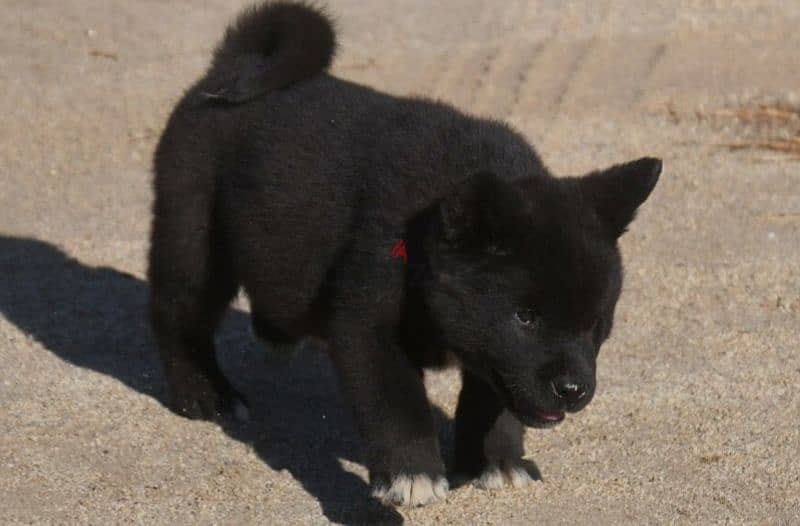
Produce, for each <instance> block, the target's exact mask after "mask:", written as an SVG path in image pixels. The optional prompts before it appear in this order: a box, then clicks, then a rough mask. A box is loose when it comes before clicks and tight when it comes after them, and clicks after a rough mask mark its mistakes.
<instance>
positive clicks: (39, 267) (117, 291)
mask: <svg viewBox="0 0 800 526" xmlns="http://www.w3.org/2000/svg"><path fill="white" fill-rule="evenodd" d="M146 301H147V285H146V283H145V282H143V281H142V280H140V279H137V278H136V277H134V276H131V275H128V274H125V273H122V272H119V271H116V270H114V269H112V268H108V267H97V268H95V267H90V266H86V265H83V264H82V263H81V262H79V261H77V260H75V259H73V258H71V257H69V256H68V255H66V254H65V253H64V252H63V251H62V250H60V249H59V248H57V247H56V246H54V245H51V244H49V243H46V242H43V241H39V240H35V239H26V238H15V237H7V236H0V312H2V314H3V315H4V316H5V318H6V319H8V320H9V321H10V322H11V323H14V324H15V325H16V326H17V327H18V328H19V329H20V330H21V331H23V332H24V333H26V334H29V335H31V336H33V337H34V338H35V339H36V340H38V341H39V342H40V343H41V344H42V345H43V346H44V347H46V348H47V349H48V350H49V351H51V352H53V353H54V354H56V355H57V356H59V357H60V358H61V359H63V360H65V361H67V362H69V363H72V364H74V365H76V366H79V367H85V368H88V369H92V370H94V371H97V372H99V373H102V374H106V375H109V376H112V377H114V378H116V379H117V380H119V381H121V382H123V383H124V384H125V385H127V386H128V387H130V388H132V389H135V390H136V391H139V392H141V393H144V394H147V395H149V396H152V397H153V398H155V399H157V400H158V401H159V402H161V403H162V404H163V403H164V402H165V398H166V386H165V381H164V378H163V374H162V371H161V367H160V365H159V362H158V360H157V351H156V348H155V346H154V343H153V339H152V337H151V334H150V329H149V327H148V325H147V323H146V315H145V313H146ZM248 326H249V316H248V315H247V313H245V312H242V311H240V310H233V311H232V312H231V313H230V314H229V316H228V317H227V319H226V321H225V323H224V324H223V327H222V328H221V330H220V331H219V337H218V343H219V345H218V348H219V354H220V362H221V365H222V367H223V369H224V370H225V372H226V374H227V375H228V377H229V378H231V380H232V382H233V383H234V384H235V385H236V386H237V387H238V388H239V389H240V390H241V391H242V392H244V393H245V395H246V396H247V398H248V399H249V401H250V403H251V405H252V409H253V420H252V421H251V422H250V423H248V424H244V425H240V424H226V425H224V426H223V428H224V430H225V431H226V432H227V433H228V434H229V435H230V436H231V437H233V438H235V439H237V440H240V441H243V442H246V443H248V444H252V446H253V448H254V449H255V451H257V452H258V454H259V456H260V457H261V458H262V459H263V460H264V462H266V463H267V464H268V465H269V466H270V467H271V468H272V469H275V470H282V469H286V470H288V471H289V472H290V473H291V474H292V475H293V476H294V477H295V478H296V479H297V480H298V481H299V482H300V483H301V484H302V485H303V487H304V488H305V490H306V491H308V492H309V493H310V494H311V495H312V496H314V497H315V498H316V499H317V500H318V501H319V502H320V504H321V506H322V509H323V512H324V514H325V516H326V517H327V518H328V519H329V520H331V521H333V522H337V523H344V524H367V523H371V524H401V523H402V522H403V519H402V516H401V515H400V514H399V513H398V512H397V511H395V510H394V509H392V508H388V507H385V506H383V505H381V504H380V503H379V502H378V501H376V500H375V499H373V498H372V497H371V496H370V494H369V488H368V486H367V485H366V484H365V483H364V481H363V480H362V479H361V478H359V477H358V476H356V475H354V474H352V473H350V472H348V471H345V470H344V469H343V468H342V466H341V464H340V459H343V460H349V461H355V462H360V456H359V455H360V454H359V444H358V439H357V436H356V435H355V432H354V426H353V423H352V420H351V418H350V415H349V411H348V410H347V408H346V407H345V405H344V402H343V401H342V399H341V397H340V396H339V395H338V391H337V386H336V379H335V377H334V375H333V370H332V367H331V366H330V363H329V361H328V358H327V357H326V356H325V355H324V354H322V353H319V352H315V351H313V350H311V349H302V350H301V351H300V352H299V354H300V356H297V357H295V358H294V359H293V360H291V361H290V362H288V363H286V364H283V365H275V364H269V365H268V364H267V363H265V352H264V350H263V349H261V348H260V347H259V346H258V345H257V344H256V343H255V342H253V341H252V338H251V336H250V335H249V330H248ZM165 410H166V408H165ZM435 411H436V420H437V422H438V423H439V425H440V428H441V429H442V430H443V432H442V433H443V435H444V436H443V438H444V439H445V440H450V438H449V437H448V434H447V432H446V431H444V430H446V429H449V427H450V426H449V422H448V419H447V417H446V416H444V415H443V414H442V413H441V411H439V410H438V409H436V410H435Z"/></svg>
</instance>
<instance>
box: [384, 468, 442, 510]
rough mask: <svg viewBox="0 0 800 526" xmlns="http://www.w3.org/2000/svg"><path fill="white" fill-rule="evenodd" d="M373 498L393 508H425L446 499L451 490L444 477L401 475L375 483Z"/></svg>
mask: <svg viewBox="0 0 800 526" xmlns="http://www.w3.org/2000/svg"><path fill="white" fill-rule="evenodd" d="M374 486H375V489H374V490H373V491H372V495H373V497H375V498H377V499H379V500H380V501H381V502H382V503H384V504H387V505H392V506H425V505H426V504H431V503H433V502H436V501H439V500H442V499H444V498H445V497H446V496H447V492H448V490H449V484H448V483H447V479H446V478H444V476H442V475H434V476H429V475H425V474H417V475H406V474H399V475H394V476H392V477H390V478H389V479H388V480H381V481H378V482H377V483H375V485H374Z"/></svg>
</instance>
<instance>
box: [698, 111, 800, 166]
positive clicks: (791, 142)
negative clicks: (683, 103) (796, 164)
mask: <svg viewBox="0 0 800 526" xmlns="http://www.w3.org/2000/svg"><path fill="white" fill-rule="evenodd" d="M697 116H698V118H700V119H702V120H707V119H711V120H715V121H722V122H730V121H735V122H736V123H738V124H739V125H741V126H742V127H743V128H744V130H743V133H742V135H743V137H744V138H743V139H742V140H739V141H735V142H730V143H727V144H725V146H726V147H727V148H728V149H729V150H731V151H739V150H767V151H771V152H778V153H783V154H787V155H790V156H792V157H795V158H797V159H798V160H800V107H795V106H790V105H786V104H752V105H746V106H741V107H738V108H726V109H722V110H717V111H714V112H711V113H710V114H701V113H699V112H698V114H697Z"/></svg>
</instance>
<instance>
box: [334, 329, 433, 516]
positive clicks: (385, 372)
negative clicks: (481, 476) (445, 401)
mask: <svg viewBox="0 0 800 526" xmlns="http://www.w3.org/2000/svg"><path fill="white" fill-rule="evenodd" d="M336 333H337V336H336V337H335V338H334V339H333V342H332V343H333V345H332V346H331V352H332V358H333V362H334V364H335V366H336V370H337V373H338V377H339V381H340V384H341V388H342V390H343V391H344V394H345V396H346V397H347V399H348V400H349V401H350V403H351V404H352V406H353V409H354V413H355V418H356V424H357V425H358V429H359V432H360V435H361V437H362V439H363V441H364V445H365V457H366V463H367V467H368V468H369V472H370V481H371V483H372V486H373V488H374V494H375V495H376V496H377V497H378V498H380V499H381V500H382V501H383V502H384V503H387V504H396V505H414V506H419V505H424V504H428V503H430V502H434V501H436V500H439V499H441V498H443V497H444V496H445V495H446V493H447V490H448V484H447V479H446V478H445V468H444V463H443V462H442V459H441V455H440V452H439V446H438V442H437V439H436V433H435V429H434V423H433V417H432V415H431V411H430V406H429V404H428V400H427V397H426V394H425V386H424V385H423V382H422V377H421V375H420V374H419V372H418V371H417V370H416V369H415V368H414V367H413V366H412V365H411V364H410V363H409V362H408V359H407V358H406V356H405V353H404V352H403V351H402V349H401V348H400V346H399V345H398V344H397V342H396V338H395V335H394V330H393V328H390V327H375V326H367V327H365V326H364V320H363V319H360V320H353V321H351V322H349V323H338V324H337V327H336Z"/></svg>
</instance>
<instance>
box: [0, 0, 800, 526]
mask: <svg viewBox="0 0 800 526" xmlns="http://www.w3.org/2000/svg"><path fill="white" fill-rule="evenodd" d="M242 4H243V2H242V1H240V0H191V1H190V0H173V1H169V2H164V1H161V0H139V1H137V2H129V1H121V0H102V1H101V0H94V1H92V0H61V1H57V0H4V1H3V3H2V17H0V93H2V97H0V116H1V117H0V119H1V120H2V126H0V522H3V523H8V524H22V523H37V524H42V523H52V524H101V525H105V524H121V523H136V524H148V525H149V524H325V523H327V522H328V521H333V522H341V523H365V522H378V523H400V522H402V521H405V522H407V523H408V524H502V525H506V524H532V523H536V524H607V523H630V524H656V523H687V524H688V523H697V524H707V523H737V524H739V523H753V524H797V523H798V522H800V515H798V513H800V512H799V511H798V510H800V465H798V464H799V463H800V461H799V460H798V459H799V458H800V457H799V456H798V451H800V430H799V429H798V422H800V394H799V393H798V385H800V355H799V354H798V351H800V348H799V347H800V345H798V344H799V343H800V336H799V335H798V331H799V330H800V259H799V258H800V163H799V162H798V156H797V155H792V154H791V152H788V153H781V152H775V151H769V150H764V149H758V148H756V149H751V148H743V149H735V150H734V151H732V150H731V148H730V147H729V146H730V145H734V144H740V145H741V144H745V145H747V144H759V143H766V142H767V141H768V140H772V139H774V138H776V137H777V138H781V137H783V138H784V139H785V138H787V137H788V138H790V139H791V138H792V137H795V135H794V134H796V133H797V132H798V128H800V125H799V124H798V117H797V115H796V111H795V110H796V108H797V107H798V105H800V91H798V89H800V88H799V87H800V59H798V54H797V50H798V49H800V32H798V31H797V28H798V27H800V3H798V2H789V1H782V0H774V1H766V0H765V1H755V0H752V1H745V0H729V1H714V2H711V1H708V2H705V1H703V2H700V1H694V0H680V1H677V0H676V1H664V0H661V1H652V2H634V1H619V2H616V1H615V2H611V1H607V0H602V1H588V0H587V1H575V2H558V1H556V0H540V1H533V0H531V1H523V0H507V1H504V2H493V1H490V0H451V1H430V0H403V1H399V2H387V1H377V0H376V1H371V2H363V1H359V0H332V1H331V2H330V8H331V11H332V12H334V13H335V14H336V16H337V18H338V20H339V27H340V34H341V43H342V46H341V53H340V55H339V57H338V60H337V64H336V68H335V70H336V72H337V73H338V74H340V75H342V76H344V77H347V78H350V79H355V80H358V81H363V82H366V83H369V84H371V85H374V86H376V87H379V88H382V89H386V90H389V91H392V92H395V93H416V94H428V95H433V96H436V97H440V98H443V99H446V100H450V101H453V102H454V103H456V104H458V105H460V106H462V107H464V108H466V109H468V110H471V111H474V112H478V113H481V114H485V115H493V116H497V117H501V118H505V119H508V120H510V121H511V122H512V123H513V124H514V125H515V126H516V127H518V128H519V129H520V130H521V131H523V132H524V133H525V134H526V135H527V136H528V137H530V139H531V140H532V141H533V142H534V143H535V144H536V145H537V146H538V148H539V150H540V152H541V154H542V156H543V158H544V159H545V161H546V162H547V163H548V164H549V165H550V166H551V167H552V168H553V169H554V170H555V171H556V172H558V173H562V174H576V173H581V172H583V171H586V170H589V169H591V168H594V167H598V166H602V165H606V164H610V163H613V162H617V161H622V160H626V159H629V158H633V157H635V156H641V155H658V156H661V157H663V158H664V161H665V172H664V174H663V177H662V180H661V183H660V184H659V186H658V188H657V189H656V191H655V193H654V195H653V197H652V198H651V200H650V201H649V202H648V203H647V205H646V206H645V207H644V210H643V212H642V214H641V216H640V218H639V219H638V221H637V222H636V223H635V225H634V227H633V228H632V229H631V232H630V233H629V234H627V235H626V236H625V237H624V238H623V242H622V245H623V250H624V254H625V257H626V261H627V282H626V287H625V292H624V294H623V297H622V300H621V303H620V307H619V309H618V318H617V326H616V330H615V333H614V335H613V337H612V339H611V340H610V341H609V342H608V343H607V344H606V346H605V347H604V350H603V353H602V356H601V360H600V370H599V388H598V389H599V390H598V395H597V397H596V399H595V401H594V402H593V403H592V405H590V407H589V408H588V409H587V410H586V411H585V412H583V413H582V414H579V415H576V416H574V417H570V418H569V419H568V420H567V422H566V423H565V424H564V425H562V426H560V427H558V428H556V429H555V430H550V431H529V432H528V435H527V440H526V442H527V449H528V452H529V458H531V459H532V460H535V462H536V463H537V464H538V466H539V468H540V469H541V471H542V473H543V476H544V481H543V482H539V483H536V484H535V485H533V486H532V487H529V488H527V489H522V490H505V491H500V492H487V491H480V490H477V489H473V488H472V487H462V488H459V489H457V490H455V491H453V492H451V493H450V495H449V497H448V499H447V501H446V502H443V503H440V504H437V505H434V506H431V507H427V508H421V509H413V510H406V509H402V510H396V511H395V510H390V509H385V508H381V507H380V506H378V505H376V504H375V503H374V502H371V501H369V500H368V499H367V498H366V495H367V487H366V485H365V482H364V480H365V479H364V477H365V472H364V469H363V467H362V466H361V465H360V464H359V450H358V444H357V441H356V439H355V436H354V433H353V429H352V423H351V421H350V419H349V416H348V414H347V412H346V411H345V410H344V409H343V407H342V402H341V400H340V398H339V396H338V394H337V393H336V386H335V380H334V378H333V376H332V374H331V370H330V367H329V365H328V363H327V360H326V358H325V357H324V356H322V355H319V354H315V353H314V352H312V351H304V352H303V358H304V360H303V361H302V362H295V363H292V364H288V365H275V364H266V363H265V362H264V357H263V353H262V352H261V351H260V350H259V348H258V347H257V346H256V345H255V344H254V343H253V342H252V341H251V340H250V337H249V336H248V333H247V330H246V325H247V323H246V315H245V314H244V313H243V311H244V310H246V304H245V302H244V301H243V300H240V301H239V302H238V305H237V307H236V309H235V310H234V311H233V313H232V314H231V316H230V318H229V319H228V323H227V325H226V328H225V330H224V332H223V334H221V336H220V346H221V349H222V351H221V354H222V356H223V360H224V363H225V368H226V370H228V371H230V372H231V375H233V376H234V377H235V383H236V384H237V385H239V386H240V387H241V389H242V390H243V391H244V392H246V393H247V395H248V396H249V398H250V400H251V401H252V402H253V403H254V412H255V421H254V422H253V423H251V424H249V425H247V426H243V427H239V428H231V429H220V428H219V427H217V426H215V425H213V424H210V423H202V422H189V421H186V420H183V419H181V418H178V417H176V416H173V415H172V414H171V413H170V412H168V411H167V410H166V409H165V408H164V407H163V406H162V405H161V403H160V400H162V398H163V395H164V387H163V380H162V377H161V372H160V369H159V367H158V365H157V362H156V361H155V351H154V347H153V344H152V341H151V339H150V336H149V333H148V330H147V327H146V324H145V322H144V317H143V304H144V299H145V283H144V282H143V275H144V269H145V252H146V245H147V232H148V223H149V218H148V209H149V205H150V201H151V193H150V187H149V178H150V175H149V159H150V156H151V152H152V150H153V146H154V143H155V140H156V138H157V135H158V133H159V130H160V129H161V126H162V125H163V123H164V121H165V118H166V116H167V113H168V111H169V110H170V108H171V105H172V104H173V103H174V102H175V101H176V100H177V98H178V97H179V95H180V93H181V90H182V89H183V88H184V87H185V86H187V85H188V83H189V82H190V81H192V80H193V79H194V78H195V77H196V76H197V75H198V74H199V73H200V72H201V71H202V69H203V68H204V66H205V64H206V63H207V61H208V58H209V52H210V50H211V48H212V46H213V44H214V42H215V41H216V40H217V38H218V37H219V36H220V34H221V31H222V29H223V27H224V25H225V24H226V21H227V20H228V19H229V17H230V16H232V15H233V14H234V13H235V12H236V11H237V10H238V9H239V7H241V5H242ZM759 105H761V106H759ZM743 107H744V108H745V109H746V108H753V107H755V108H757V109H758V108H761V109H763V110H764V111H762V113H763V115H762V114H759V116H756V117H754V118H749V117H747V116H746V115H749V114H742V113H741V111H740V110H741V108H743ZM764 108H766V109H764ZM770 108H773V109H774V108H778V109H777V110H774V111H772V110H770ZM748 111H749V110H748ZM759 111H761V110H759ZM742 115H745V116H744V117H743V116H742ZM428 381H429V384H430V386H431V390H432V397H433V399H434V401H435V403H436V404H437V405H438V407H439V408H441V411H440V412H439V413H440V414H439V417H440V421H441V422H442V424H443V438H444V439H445V443H446V441H447V438H448V435H447V433H446V431H445V430H444V428H445V427H446V426H445V424H446V423H447V421H448V419H449V417H450V415H451V414H452V411H453V404H454V400H455V395H456V393H457V390H458V379H457V376H456V375H454V374H452V373H444V374H436V375H430V376H429V378H428Z"/></svg>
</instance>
